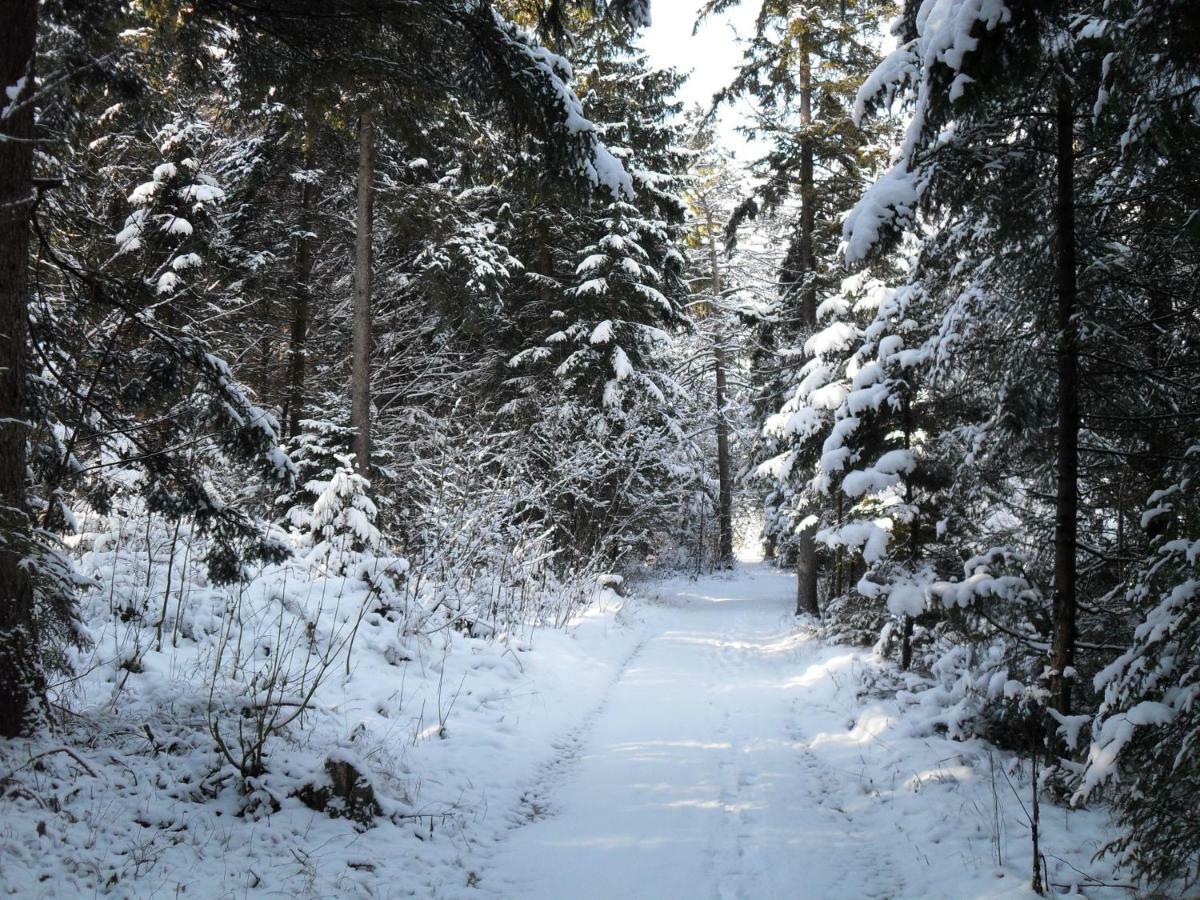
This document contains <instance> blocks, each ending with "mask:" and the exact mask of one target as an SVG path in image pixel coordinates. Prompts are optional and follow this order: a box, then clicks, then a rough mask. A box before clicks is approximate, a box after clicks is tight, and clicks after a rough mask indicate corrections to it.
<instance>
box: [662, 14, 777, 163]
mask: <svg viewBox="0 0 1200 900" xmlns="http://www.w3.org/2000/svg"><path fill="white" fill-rule="evenodd" d="M703 2H704V0H651V4H650V16H651V19H652V22H653V24H651V26H650V27H649V28H648V29H645V30H644V31H643V32H642V34H641V37H640V38H639V43H640V44H641V45H642V47H643V48H645V50H646V52H647V53H648V54H649V56H650V59H651V61H652V62H653V63H654V64H655V65H657V66H661V67H662V68H667V67H674V68H676V69H679V70H680V71H681V72H691V73H692V74H691V78H689V79H688V82H687V84H685V85H684V87H683V89H682V90H681V91H680V99H681V100H683V101H684V102H685V103H686V104H687V105H689V106H690V105H692V104H693V103H698V104H700V105H701V106H703V107H705V108H707V107H708V105H709V104H710V103H711V102H712V97H713V94H715V93H716V92H717V91H719V90H720V89H721V88H723V87H725V85H727V84H728V83H729V82H730V81H731V80H732V78H733V73H734V70H735V69H736V68H737V65H738V63H739V62H740V61H741V58H742V48H741V44H740V42H739V41H738V36H739V35H748V34H749V33H750V32H751V31H752V29H753V27H754V16H755V15H756V14H757V12H758V7H759V4H758V2H756V0H742V3H741V4H740V5H739V6H736V7H734V8H733V9H731V10H730V11H729V12H727V13H725V14H724V15H721V16H718V17H714V18H712V19H709V20H708V21H707V22H705V23H704V25H703V26H702V27H701V29H700V32H699V34H697V35H696V36H695V37H693V36H692V27H693V25H694V24H695V22H696V12H697V10H698V9H699V8H700V6H702V5H703ZM747 112H748V107H747V106H746V105H745V103H744V101H742V102H739V104H738V105H737V106H735V107H733V108H727V109H726V110H725V111H724V112H723V113H722V115H721V128H720V132H721V136H722V137H723V138H724V140H725V143H726V145H727V146H728V147H729V148H730V149H731V150H734V151H735V152H736V153H737V155H738V156H739V157H740V158H748V157H750V156H753V155H754V151H753V150H752V148H751V147H750V145H749V144H748V143H747V142H746V139H745V138H743V137H742V136H741V135H738V134H737V133H736V132H735V131H734V127H735V126H736V125H737V123H738V120H739V119H740V118H744V117H745V116H746V115H747Z"/></svg>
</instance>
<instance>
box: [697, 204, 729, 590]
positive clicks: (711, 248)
mask: <svg viewBox="0 0 1200 900" xmlns="http://www.w3.org/2000/svg"><path fill="white" fill-rule="evenodd" d="M704 214H705V217H706V219H707V223H708V259H709V265H710V266H711V268H712V293H713V304H714V313H715V311H716V304H717V303H719V302H720V298H721V265H720V260H719V258H718V255H717V236H716V233H715V231H714V226H713V217H712V209H711V208H709V207H708V206H707V204H706V208H705V210H704ZM724 343H725V334H724V330H723V329H721V328H719V327H718V328H717V333H716V337H715V345H716V346H715V350H714V354H713V356H714V359H715V362H714V367H715V369H716V382H717V388H716V397H715V400H716V406H717V483H718V491H717V526H718V529H719V542H720V543H719V547H718V550H717V566H719V567H727V566H731V565H733V482H732V478H733V476H732V474H731V472H730V465H729V421H728V420H727V419H726V418H725V346H724Z"/></svg>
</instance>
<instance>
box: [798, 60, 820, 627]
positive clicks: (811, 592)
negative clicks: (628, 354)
mask: <svg viewBox="0 0 1200 900" xmlns="http://www.w3.org/2000/svg"><path fill="white" fill-rule="evenodd" d="M811 125H812V67H811V64H810V63H809V54H808V41H807V38H806V37H801V49H800V129H801V131H800V270H801V273H802V277H803V278H804V279H805V282H806V284H805V285H804V287H803V288H802V290H801V294H800V320H801V322H802V323H803V324H804V326H805V327H806V328H813V327H815V326H816V324H817V292H816V287H815V285H813V284H812V279H813V274H814V269H815V268H816V265H815V258H814V253H813V224H814V221H815V219H816V210H815V209H814V208H813V204H814V201H815V199H816V197H815V193H814V190H813V148H812V138H811V137H810V136H809V134H808V129H809V127H810V126H811ZM816 531H817V526H816V524H812V525H809V526H808V527H806V528H804V529H803V530H802V531H801V532H800V543H799V547H798V548H797V555H796V614H797V615H799V614H801V613H810V614H812V615H814V616H817V615H820V614H821V608H820V606H819V605H818V603H817V541H816Z"/></svg>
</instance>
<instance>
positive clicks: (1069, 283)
mask: <svg viewBox="0 0 1200 900" xmlns="http://www.w3.org/2000/svg"><path fill="white" fill-rule="evenodd" d="M1057 130H1058V148H1057V160H1056V162H1057V181H1058V185H1057V187H1058V196H1057V200H1056V202H1055V208H1054V216H1055V225H1056V229H1057V248H1056V249H1057V260H1056V271H1055V282H1056V284H1055V287H1056V294H1057V314H1058V315H1057V319H1058V321H1057V325H1058V425H1057V430H1056V442H1057V448H1056V449H1057V454H1058V460H1057V476H1058V491H1057V497H1056V501H1055V508H1054V643H1053V647H1052V651H1051V652H1052V656H1051V660H1050V667H1051V669H1052V670H1053V672H1054V674H1053V675H1052V680H1051V695H1052V702H1053V703H1054V704H1055V707H1056V708H1057V710H1058V711H1059V712H1060V713H1061V714H1063V715H1070V712H1071V678H1070V676H1069V675H1068V673H1067V669H1068V668H1070V667H1071V666H1072V665H1073V664H1074V662H1075V612H1076V598H1075V575H1076V572H1075V550H1076V537H1077V528H1078V523H1077V520H1076V516H1077V512H1078V504H1079V496H1078V481H1079V324H1078V322H1077V320H1076V304H1077V287H1076V282H1075V184H1074V180H1075V146H1074V141H1075V129H1074V114H1073V112H1072V102H1071V87H1070V85H1069V84H1068V82H1067V80H1066V78H1065V77H1062V78H1060V79H1059V82H1058V110H1057Z"/></svg>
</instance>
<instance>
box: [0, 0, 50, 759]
mask: <svg viewBox="0 0 1200 900" xmlns="http://www.w3.org/2000/svg"><path fill="white" fill-rule="evenodd" d="M3 8H4V13H3V14H2V15H0V20H2V21H3V22H4V32H5V36H4V37H3V38H0V87H3V88H4V90H3V91H0V109H2V110H3V111H4V113H5V114H4V115H2V116H0V736H3V737H15V736H16V735H18V734H20V733H21V731H22V729H23V728H24V726H25V724H26V720H27V718H28V715H29V712H30V706H31V704H32V702H33V701H34V699H35V698H36V697H37V695H38V694H39V693H40V690H41V685H42V678H41V667H40V663H39V660H38V642H37V622H36V620H35V616H34V606H33V588H32V585H31V583H30V580H29V574H28V572H27V571H26V569H25V568H24V567H23V566H22V565H21V561H22V559H24V558H25V557H26V555H27V554H28V551H29V545H30V539H31V524H30V521H29V516H28V509H27V507H26V499H25V489H26V485H25V443H26V440H27V438H28V425H27V416H28V410H27V409H26V405H25V403H26V398H25V384H24V382H25V351H26V343H27V341H28V334H27V332H28V327H29V326H28V306H27V303H28V299H27V293H26V292H27V290H28V278H29V214H30V211H31V210H32V208H33V201H34V194H33V143H32V140H33V133H34V132H33V103H32V100H31V95H32V94H33V92H34V84H33V62H34V46H35V43H36V35H37V0H9V2H7V3H5V4H4V7H3ZM10 92H11V94H10ZM14 95H15V96H14Z"/></svg>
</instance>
